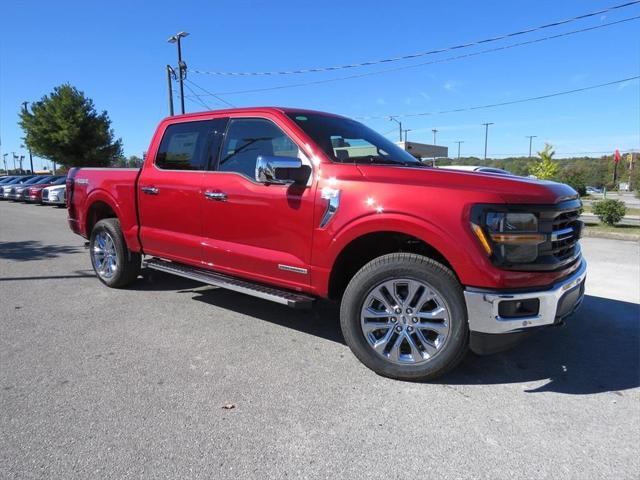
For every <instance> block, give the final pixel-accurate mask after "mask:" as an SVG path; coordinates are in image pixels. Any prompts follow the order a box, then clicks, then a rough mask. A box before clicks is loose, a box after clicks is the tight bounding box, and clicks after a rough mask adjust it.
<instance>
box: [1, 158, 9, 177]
mask: <svg viewBox="0 0 640 480" xmlns="http://www.w3.org/2000/svg"><path fill="white" fill-rule="evenodd" d="M7 155H9V154H8V153H3V154H2V161H3V162H4V171H5V172H6V174H7V175H9V170H8V169H7Z"/></svg>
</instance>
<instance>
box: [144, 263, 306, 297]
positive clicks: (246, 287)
mask: <svg viewBox="0 0 640 480" xmlns="http://www.w3.org/2000/svg"><path fill="white" fill-rule="evenodd" d="M144 266H145V267H147V268H150V269H152V270H159V271H161V272H166V273H171V274H173V275H177V276H179V277H184V278H189V279H191V280H195V281H197V282H202V283H206V284H208V285H214V286H216V287H220V288H226V289H227V290H233V291H235V292H240V293H246V294H247V295H251V296H253V297H258V298H263V299H265V300H270V301H272V302H276V303H280V304H282V305H286V306H288V307H292V308H310V307H311V304H312V303H313V301H314V298H313V297H310V296H307V295H304V294H302V293H296V292H290V291H288V290H280V289H278V288H275V287H269V286H266V285H262V284H260V283H253V282H250V281H247V280H240V279H239V278H235V277H230V276H228V275H223V274H221V273H217V272H212V271H210V270H205V269H203V268H196V267H191V266H189V265H184V264H181V263H176V262H168V261H166V260H160V259H158V258H152V259H150V260H145V262H144Z"/></svg>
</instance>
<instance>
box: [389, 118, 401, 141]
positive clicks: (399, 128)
mask: <svg viewBox="0 0 640 480" xmlns="http://www.w3.org/2000/svg"><path fill="white" fill-rule="evenodd" d="M389 120H393V121H394V122H396V123H397V124H398V133H399V134H400V136H399V137H398V141H399V142H401V141H402V122H401V121H400V120H398V119H397V118H396V117H389Z"/></svg>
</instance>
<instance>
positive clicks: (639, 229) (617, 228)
mask: <svg viewBox="0 0 640 480" xmlns="http://www.w3.org/2000/svg"><path fill="white" fill-rule="evenodd" d="M584 227H585V229H586V230H587V231H591V232H601V233H624V234H627V235H637V236H638V237H640V226H636V225H613V226H610V225H605V224H603V223H585V224H584Z"/></svg>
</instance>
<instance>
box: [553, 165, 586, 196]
mask: <svg viewBox="0 0 640 480" xmlns="http://www.w3.org/2000/svg"><path fill="white" fill-rule="evenodd" d="M558 181H559V182H562V183H566V184H567V185H570V186H571V187H572V188H573V189H574V190H575V191H576V192H578V193H579V194H580V196H584V195H586V194H587V184H586V183H585V175H584V172H583V171H582V169H581V168H580V167H579V166H578V165H569V166H566V167H565V168H563V169H561V170H560V172H559V173H558Z"/></svg>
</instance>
